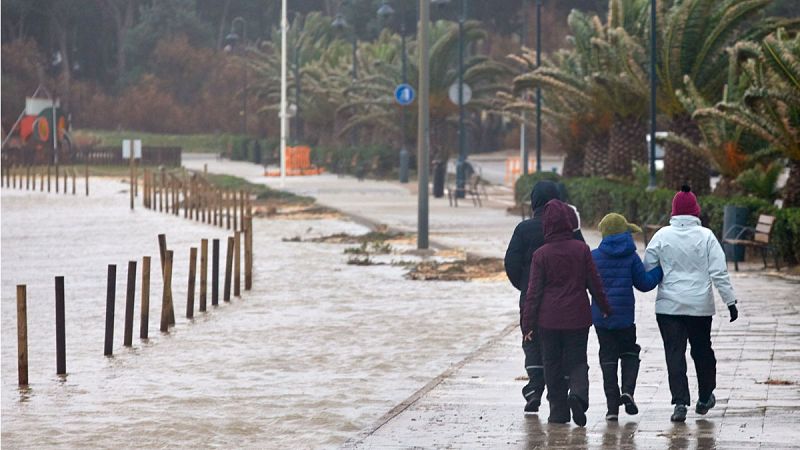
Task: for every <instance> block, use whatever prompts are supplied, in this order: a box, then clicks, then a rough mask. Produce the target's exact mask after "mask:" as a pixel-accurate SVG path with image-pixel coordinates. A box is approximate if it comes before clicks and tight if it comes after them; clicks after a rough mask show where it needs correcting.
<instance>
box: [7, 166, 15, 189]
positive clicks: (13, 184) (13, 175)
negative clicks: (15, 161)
mask: <svg viewBox="0 0 800 450" xmlns="http://www.w3.org/2000/svg"><path fill="white" fill-rule="evenodd" d="M8 170H9V171H10V172H11V187H13V188H14V189H16V188H17V172H15V171H14V166H11V167H9V169H8Z"/></svg>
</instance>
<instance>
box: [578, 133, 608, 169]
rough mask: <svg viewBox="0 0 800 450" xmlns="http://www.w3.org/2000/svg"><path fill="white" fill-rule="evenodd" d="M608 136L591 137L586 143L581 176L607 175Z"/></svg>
mask: <svg viewBox="0 0 800 450" xmlns="http://www.w3.org/2000/svg"><path fill="white" fill-rule="evenodd" d="M609 173H610V172H609V164H608V134H607V133H603V134H598V135H595V136H592V137H591V138H590V139H589V141H588V142H587V143H586V156H585V158H584V160H583V175H584V176H587V177H604V176H606V175H608V174H609Z"/></svg>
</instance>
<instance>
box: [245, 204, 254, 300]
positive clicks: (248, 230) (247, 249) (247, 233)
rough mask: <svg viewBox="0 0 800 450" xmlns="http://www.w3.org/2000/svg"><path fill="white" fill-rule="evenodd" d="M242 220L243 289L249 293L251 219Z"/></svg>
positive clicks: (251, 256)
mask: <svg viewBox="0 0 800 450" xmlns="http://www.w3.org/2000/svg"><path fill="white" fill-rule="evenodd" d="M244 220H245V222H244V223H245V224H244V228H245V230H244V288H245V290H247V291H249V290H250V289H251V288H252V287H253V218H252V217H250V216H246V217H245V219H244Z"/></svg>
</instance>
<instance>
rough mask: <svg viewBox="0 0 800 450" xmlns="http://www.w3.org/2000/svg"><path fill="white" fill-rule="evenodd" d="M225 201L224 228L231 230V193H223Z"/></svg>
mask: <svg viewBox="0 0 800 450" xmlns="http://www.w3.org/2000/svg"><path fill="white" fill-rule="evenodd" d="M223 195H224V199H225V227H226V228H227V229H229V230H230V229H231V193H230V192H226V191H223Z"/></svg>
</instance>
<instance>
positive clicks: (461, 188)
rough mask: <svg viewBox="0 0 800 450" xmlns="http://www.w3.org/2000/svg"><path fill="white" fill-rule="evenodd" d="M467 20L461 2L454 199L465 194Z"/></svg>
mask: <svg viewBox="0 0 800 450" xmlns="http://www.w3.org/2000/svg"><path fill="white" fill-rule="evenodd" d="M434 3H435V4H437V5H445V4H448V3H450V0H434ZM466 20H467V2H466V0H461V13H460V14H459V17H458V161H457V162H456V197H458V198H464V195H465V194H466V191H465V187H466V170H465V169H466V165H467V135H466V133H465V130H464V114H465V108H464V22H465V21H466Z"/></svg>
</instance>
